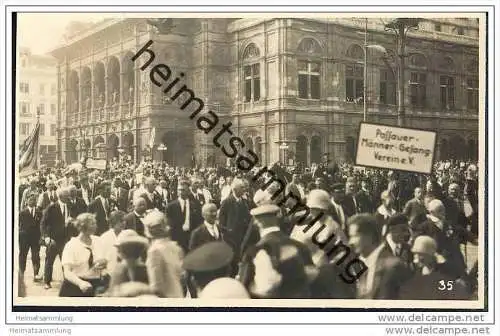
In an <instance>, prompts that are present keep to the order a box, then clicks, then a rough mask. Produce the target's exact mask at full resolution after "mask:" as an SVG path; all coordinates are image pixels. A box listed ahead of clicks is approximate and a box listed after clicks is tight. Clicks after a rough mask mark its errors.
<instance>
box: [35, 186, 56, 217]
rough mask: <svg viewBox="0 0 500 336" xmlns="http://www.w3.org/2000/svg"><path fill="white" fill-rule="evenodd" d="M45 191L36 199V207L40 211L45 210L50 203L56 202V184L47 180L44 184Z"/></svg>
mask: <svg viewBox="0 0 500 336" xmlns="http://www.w3.org/2000/svg"><path fill="white" fill-rule="evenodd" d="M45 187H46V188H47V191H44V192H43V193H41V194H40V196H39V197H38V202H37V207H38V209H40V210H41V211H43V210H45V209H46V208H47V207H48V206H49V205H50V204H51V203H54V202H56V201H57V193H56V184H55V183H54V181H52V180H48V181H47V183H46V184H45Z"/></svg>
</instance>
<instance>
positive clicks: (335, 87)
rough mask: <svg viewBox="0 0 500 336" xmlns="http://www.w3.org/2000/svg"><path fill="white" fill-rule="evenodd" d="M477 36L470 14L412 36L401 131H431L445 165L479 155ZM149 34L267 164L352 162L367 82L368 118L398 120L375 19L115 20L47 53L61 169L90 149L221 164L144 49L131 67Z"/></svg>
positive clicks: (392, 59)
mask: <svg viewBox="0 0 500 336" xmlns="http://www.w3.org/2000/svg"><path fill="white" fill-rule="evenodd" d="M365 30H366V31H367V39H368V44H369V45H379V46H382V47H383V48H385V50H386V51H387V53H386V54H385V55H381V54H380V51H379V50H378V49H377V48H367V55H366V62H365V57H364V56H365V55H364V50H365V48H364V39H365V35H364V33H365ZM478 36H479V20H476V19H470V18H467V19H461V18H457V19H442V20H437V19H436V20H424V21H422V22H420V24H419V29H418V30H416V31H409V32H408V35H407V42H406V54H405V57H404V58H405V67H404V72H405V74H404V78H405V81H404V88H405V90H404V93H405V95H404V102H405V110H406V117H405V125H406V126H408V127H415V128H422V129H429V130H435V131H437V133H438V146H437V149H438V153H437V157H438V158H442V159H448V158H452V159H477V157H478V147H479V142H478V140H479V139H478V134H479V123H478V119H479V118H478V116H479V80H478V74H479V46H478V45H479V37H478ZM149 40H152V41H153V44H152V45H151V46H150V48H149V49H150V50H152V51H154V54H155V59H154V63H153V65H154V64H158V63H164V64H167V65H168V66H169V67H170V68H171V69H172V73H173V74H175V75H176V76H180V73H181V72H182V73H183V74H184V77H182V81H181V83H183V84H185V85H186V86H187V87H189V88H190V89H192V91H193V92H194V93H195V94H196V97H198V98H200V99H202V100H203V101H204V103H205V107H206V109H210V110H212V111H213V112H215V113H217V115H218V116H219V118H220V119H221V121H231V123H232V125H233V126H232V130H233V132H234V133H235V134H236V135H238V136H240V137H241V138H242V139H244V141H245V144H246V147H247V148H253V149H254V151H255V152H256V153H257V154H258V155H259V157H260V160H261V162H263V163H270V162H275V161H278V160H279V161H281V162H287V163H291V162H293V163H297V162H300V163H302V164H311V163H313V162H320V161H321V160H324V158H325V157H328V158H329V159H331V160H332V161H336V162H343V161H352V160H353V157H354V155H355V150H356V148H355V147H356V141H357V139H356V137H357V131H358V125H359V122H361V121H362V120H363V116H364V113H363V112H364V109H363V106H364V104H363V103H364V100H363V96H364V94H363V93H364V89H365V88H366V112H367V113H366V120H367V121H369V122H376V123H383V124H394V125H395V124H396V122H397V106H396V104H397V91H396V90H397V82H396V76H395V73H396V72H397V67H396V54H395V50H396V39H395V35H394V33H392V32H390V31H386V30H385V29H384V23H383V22H382V20H380V19H370V20H368V22H365V19H347V18H324V19H317V18H315V19H290V18H262V19H255V18H252V19H230V18H195V19H189V18H182V19H180V18H179V19H173V29H172V30H171V31H169V32H168V33H167V34H162V33H159V32H158V31H157V30H156V28H155V27H153V26H151V25H149V24H148V23H147V22H146V19H120V20H107V21H105V22H103V23H101V24H99V25H98V26H95V27H93V28H92V29H91V30H89V31H86V32H83V33H80V34H79V35H78V36H76V37H74V38H73V39H72V40H71V41H69V42H68V43H67V45H65V46H63V47H61V48H59V49H57V50H55V51H54V52H53V55H54V56H55V57H56V58H57V59H58V60H59V63H58V78H59V81H58V99H59V102H58V107H59V109H58V114H59V124H58V142H59V145H60V146H59V148H60V149H61V152H60V154H61V157H63V158H64V159H65V160H66V162H73V161H76V160H78V159H79V158H80V157H81V156H82V155H84V153H85V152H86V153H87V154H89V155H92V156H97V157H99V156H100V157H107V158H113V157H117V156H119V155H121V154H123V155H128V156H129V157H130V158H132V159H133V160H136V161H137V160H140V159H142V158H143V157H144V156H146V155H150V154H152V156H153V159H155V160H165V161H167V162H168V163H170V164H174V165H182V166H185V165H191V164H192V163H193V162H195V163H196V164H199V165H213V164H216V163H220V164H224V163H225V162H226V158H225V156H224V155H223V154H222V153H221V151H220V149H218V148H217V147H215V146H214V145H213V144H212V139H211V137H208V136H206V135H205V134H204V133H203V132H201V131H199V130H198V129H197V128H196V126H195V123H194V122H193V121H192V120H191V119H190V118H189V115H188V114H186V112H183V111H182V110H181V109H180V108H179V105H180V104H179V102H177V101H174V100H172V99H171V95H170V96H169V95H167V94H165V93H163V91H162V90H163V89H162V87H158V86H156V85H153V84H152V83H151V78H150V74H149V71H142V70H141V69H140V67H141V66H143V65H144V64H145V63H146V62H147V60H148V58H149V57H150V55H143V56H141V57H139V58H138V59H136V60H135V62H134V61H132V57H133V56H134V55H135V54H136V53H137V52H138V51H139V50H140V49H141V48H142V47H143V46H144V45H145V44H146V43H147V42H148V41H149ZM365 64H366V65H367V69H366V79H367V80H366V83H365V81H364V78H365V76H364V65H365ZM151 67H152V65H151ZM173 77H174V76H172V78H173ZM179 85H180V84H179ZM171 92H174V91H171ZM186 99H187V98H186ZM181 103H182V102H181ZM481 113H483V112H481ZM153 129H154V133H155V137H154V139H152V137H151V133H152V130H153ZM152 140H154V141H153V142H154V146H153V149H152V151H150V150H149V147H148V144H149V143H150V142H151V141H152ZM161 145H164V146H161ZM165 147H166V149H165ZM158 148H160V150H158Z"/></svg>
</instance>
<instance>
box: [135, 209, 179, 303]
mask: <svg viewBox="0 0 500 336" xmlns="http://www.w3.org/2000/svg"><path fill="white" fill-rule="evenodd" d="M143 222H144V228H145V233H146V236H147V237H149V238H150V239H151V245H150V246H149V249H148V252H147V257H146V266H147V270H148V278H149V284H150V286H151V288H152V289H153V291H154V293H155V294H156V295H158V296H159V297H162V298H182V297H184V290H183V286H182V273H183V271H182V259H183V257H184V252H183V250H182V248H181V247H180V246H179V245H178V244H177V243H176V242H175V241H173V240H171V239H170V227H169V223H168V220H167V217H165V215H164V214H163V213H162V212H161V211H159V210H153V211H151V212H149V213H148V214H147V215H146V217H144V220H143Z"/></svg>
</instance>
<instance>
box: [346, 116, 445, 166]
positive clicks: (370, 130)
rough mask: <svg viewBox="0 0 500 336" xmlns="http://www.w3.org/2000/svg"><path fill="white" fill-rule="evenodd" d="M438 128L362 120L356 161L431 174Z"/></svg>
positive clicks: (363, 164) (357, 163) (360, 163)
mask: <svg viewBox="0 0 500 336" xmlns="http://www.w3.org/2000/svg"><path fill="white" fill-rule="evenodd" d="M436 137H437V135H436V132H433V131H423V130H416V129H412V128H402V127H394V126H387V125H377V124H367V123H361V124H360V126H359V136H358V148H357V153H356V165H359V166H365V167H376V168H386V169H394V170H404V171H411V172H416V173H424V174H429V173H431V171H432V163H433V159H434V154H435V153H434V151H435V144H436Z"/></svg>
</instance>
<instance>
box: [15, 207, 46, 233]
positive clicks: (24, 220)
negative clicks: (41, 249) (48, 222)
mask: <svg viewBox="0 0 500 336" xmlns="http://www.w3.org/2000/svg"><path fill="white" fill-rule="evenodd" d="M41 220H42V211H40V210H39V209H37V208H35V217H33V215H32V214H31V213H30V212H29V210H28V208H25V209H24V210H22V211H21V212H19V236H21V235H27V236H29V237H30V238H33V239H37V240H39V239H40V222H41Z"/></svg>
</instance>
